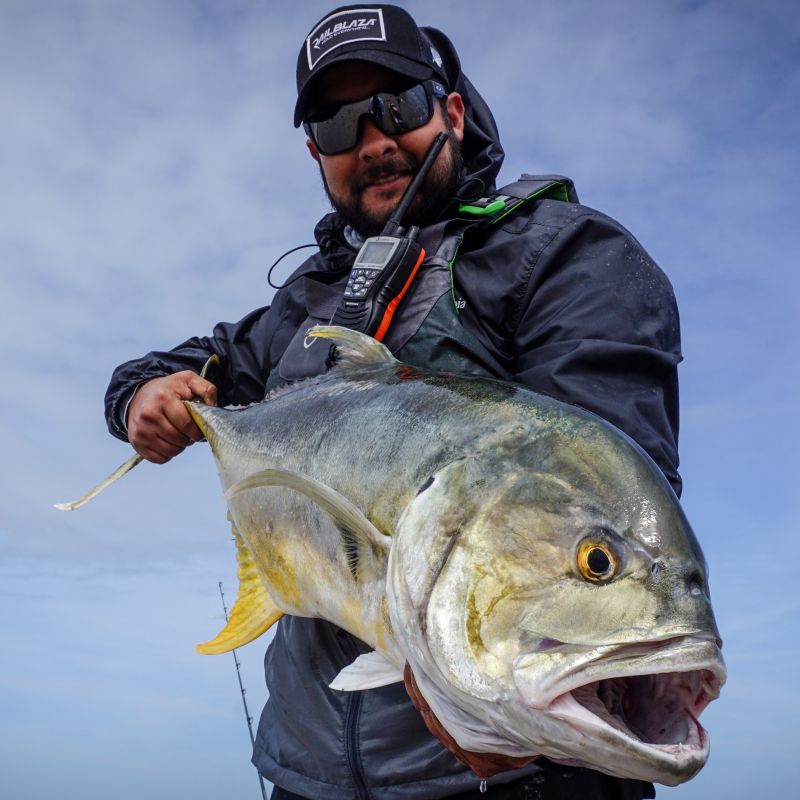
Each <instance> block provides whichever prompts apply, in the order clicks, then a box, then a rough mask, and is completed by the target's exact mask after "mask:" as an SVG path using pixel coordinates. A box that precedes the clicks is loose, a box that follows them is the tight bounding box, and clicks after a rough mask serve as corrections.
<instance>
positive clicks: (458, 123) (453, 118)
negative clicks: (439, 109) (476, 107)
mask: <svg viewBox="0 0 800 800" xmlns="http://www.w3.org/2000/svg"><path fill="white" fill-rule="evenodd" d="M445 112H446V113H447V116H448V118H449V119H450V124H451V125H452V126H453V133H454V134H455V137H456V139H457V140H458V141H459V142H460V141H462V140H463V139H464V101H463V100H462V99H461V95H460V94H459V93H458V92H450V94H449V95H447V99H446V100H445Z"/></svg>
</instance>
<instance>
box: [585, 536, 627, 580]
mask: <svg viewBox="0 0 800 800" xmlns="http://www.w3.org/2000/svg"><path fill="white" fill-rule="evenodd" d="M618 568H619V558H618V557H617V554H616V553H615V552H614V550H613V549H612V548H611V547H610V546H609V545H608V544H607V543H606V542H598V541H597V540H596V539H584V540H583V541H582V542H581V543H580V545H579V546H578V572H580V574H581V575H582V576H583V577H584V578H586V580H587V581H593V582H596V583H604V582H606V581H610V580H611V579H612V578H613V577H614V576H615V575H616V574H617V569H618Z"/></svg>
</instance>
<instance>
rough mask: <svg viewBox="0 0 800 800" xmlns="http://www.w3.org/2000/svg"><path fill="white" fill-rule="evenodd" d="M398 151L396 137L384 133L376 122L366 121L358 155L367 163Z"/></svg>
mask: <svg viewBox="0 0 800 800" xmlns="http://www.w3.org/2000/svg"><path fill="white" fill-rule="evenodd" d="M396 150H397V142H396V141H395V140H394V137H392V136H389V135H388V134H386V133H384V132H383V131H382V130H381V129H380V128H379V127H378V126H377V125H376V124H375V123H374V122H371V121H370V120H368V119H365V120H364V121H363V122H362V124H361V139H360V140H359V146H358V155H359V158H363V159H364V160H365V161H370V160H372V159H373V158H382V157H383V156H387V155H389V154H391V153H393V152H395V151H396Z"/></svg>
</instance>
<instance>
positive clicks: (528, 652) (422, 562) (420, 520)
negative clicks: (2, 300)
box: [190, 328, 725, 785]
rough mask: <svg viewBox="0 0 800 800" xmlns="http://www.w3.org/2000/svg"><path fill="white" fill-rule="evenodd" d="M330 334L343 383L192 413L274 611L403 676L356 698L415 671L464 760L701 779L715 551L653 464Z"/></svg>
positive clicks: (560, 410) (335, 373) (560, 415)
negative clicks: (352, 645)
mask: <svg viewBox="0 0 800 800" xmlns="http://www.w3.org/2000/svg"><path fill="white" fill-rule="evenodd" d="M316 333H317V335H318V336H320V337H327V338H331V339H333V340H334V341H335V342H336V344H337V346H338V349H339V353H340V359H339V361H338V363H337V365H336V366H335V367H334V368H333V369H332V370H331V371H330V372H328V373H327V374H325V375H323V376H320V377H319V378H314V379H309V380H306V381H302V382H300V383H298V384H295V385H293V386H291V387H289V388H286V389H283V390H279V391H278V392H276V393H274V394H273V395H271V396H270V397H269V398H267V400H266V401H264V402H263V403H260V404H257V405H255V406H251V407H248V408H246V409H242V410H235V411H234V410H225V409H215V408H209V407H205V406H201V405H199V404H197V403H193V404H190V407H191V410H192V413H193V415H194V416H195V418H196V419H197V421H198V423H199V424H200V425H201V427H202V429H203V431H204V432H205V434H206V437H207V439H208V440H209V442H210V444H211V447H212V449H213V452H214V455H215V458H216V460H217V465H218V469H219V473H220V477H221V481H222V484H223V486H224V487H225V489H226V490H229V494H230V499H229V506H230V510H231V514H232V517H233V520H234V525H235V528H236V529H238V532H239V535H240V536H241V540H242V542H243V545H242V546H243V550H244V551H245V552H246V553H247V554H248V558H249V557H252V561H253V563H254V567H255V571H256V572H257V575H258V578H259V579H260V580H261V581H262V582H263V585H264V586H265V587H266V590H267V591H268V593H269V595H270V597H271V599H272V601H274V603H275V605H276V606H277V608H278V609H280V610H281V611H283V612H285V613H289V614H298V615H301V616H309V617H320V618H324V619H327V620H329V621H331V622H333V623H335V624H337V625H339V626H341V627H343V628H345V629H346V630H348V631H350V632H351V633H353V634H354V635H355V636H357V637H359V638H360V639H362V640H364V641H366V642H367V643H369V644H370V645H371V646H372V647H373V648H375V650H376V651H377V653H378V654H380V655H379V657H378V661H382V662H383V663H384V664H385V665H386V670H385V675H384V676H383V678H378V680H377V682H375V681H374V679H373V682H372V683H370V682H369V681H368V680H367V681H366V682H365V680H366V679H364V677H363V674H362V673H360V672H359V671H358V667H357V665H353V673H352V674H351V675H350V676H349V677H348V676H347V675H345V674H344V673H343V675H342V676H340V678H341V681H340V680H339V679H337V682H339V683H340V685H342V686H344V687H345V688H351V689H353V688H365V687H366V686H369V685H380V682H381V681H382V682H388V681H389V680H392V679H396V678H398V677H399V674H400V672H399V671H400V670H402V668H403V665H404V663H406V662H408V664H409V665H410V666H411V669H412V671H413V673H414V676H415V679H416V681H417V684H418V686H419V688H420V690H421V692H422V693H423V695H424V696H425V698H426V700H427V701H428V702H429V703H430V705H431V707H432V709H433V710H434V712H435V713H436V715H437V717H438V718H439V719H440V721H441V722H442V723H443V724H444V725H445V727H446V728H447V729H448V731H449V732H450V733H451V735H453V737H454V738H455V739H456V741H457V742H458V743H459V745H461V746H462V747H464V748H466V749H469V750H475V751H483V752H499V753H506V754H508V755H515V756H516V755H545V756H547V757H549V758H551V759H554V760H557V761H560V762H562V763H567V764H574V765H580V766H587V767H590V768H593V769H599V770H601V771H604V772H607V773H609V774H613V775H617V776H620V777H630V778H638V779H642V780H650V781H656V782H660V783H664V784H667V785H676V784H678V783H681V782H683V781H685V780H688V779H689V778H691V777H692V776H693V775H694V774H695V773H696V772H697V771H698V770H699V769H700V768H701V767H702V766H703V764H704V763H705V761H706V759H707V757H708V734H707V733H706V732H705V730H704V729H703V728H702V726H700V724H699V723H698V722H697V717H698V716H699V714H700V713H701V712H702V710H703V709H704V708H705V706H706V705H707V704H708V703H709V702H710V701H711V700H713V699H714V698H716V697H717V696H718V694H719V690H720V688H721V686H722V684H723V683H724V680H725V667H724V664H723V661H722V657H721V653H720V647H721V643H720V640H719V634H718V631H717V628H716V624H715V621H714V616H713V612H712V609H711V605H710V600H709V594H708V582H707V569H706V565H705V561H704V558H703V555H702V552H701V550H700V546H699V544H698V542H697V540H696V538H695V536H694V534H693V533H692V530H691V527H690V526H689V524H688V522H687V520H686V518H685V516H684V514H683V512H682V510H681V507H680V504H679V503H678V501H677V498H676V497H675V495H674V493H673V492H672V489H671V488H670V486H669V484H668V483H667V481H666V480H665V479H664V477H663V475H662V474H661V472H660V471H659V469H658V468H657V467H656V466H655V464H654V463H653V462H652V461H651V459H650V458H649V457H648V456H647V455H646V454H645V453H644V452H643V451H642V450H641V448H639V447H638V446H637V445H636V444H635V443H634V442H632V441H631V440H630V439H629V438H628V437H626V436H625V435H624V434H622V433H621V432H620V431H618V430H617V429H616V428H614V427H613V426H611V425H609V424H608V423H606V422H604V421H603V420H601V419H599V418H598V417H596V416H594V415H592V414H590V413H588V412H585V411H583V410H580V409H577V408H574V407H572V406H568V405H566V404H564V403H560V402H558V401H555V400H553V399H550V398H546V397H543V396H541V395H538V394H535V393H534V392H531V391H530V390H528V389H525V388H523V387H519V386H514V385H509V384H505V383H501V382H498V381H491V380H486V379H483V378H478V377H470V376H458V375H447V374H437V373H430V372H425V371H424V370H419V369H416V368H412V367H409V366H407V365H404V364H401V363H399V362H397V361H396V360H395V359H394V358H393V357H392V356H391V355H390V354H389V353H388V351H386V350H385V349H384V348H383V347H382V346H381V345H379V344H377V343H376V342H374V340H371V339H368V338H366V337H363V336H361V335H360V334H356V333H354V332H351V331H345V330H342V329H335V328H322V329H317V332H316ZM319 344H322V345H324V344H325V342H319ZM344 672H345V673H346V672H347V670H345V671H344ZM337 682H335V683H334V684H333V685H334V686H336V685H337Z"/></svg>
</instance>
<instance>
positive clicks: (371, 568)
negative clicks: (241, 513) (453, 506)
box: [225, 469, 391, 579]
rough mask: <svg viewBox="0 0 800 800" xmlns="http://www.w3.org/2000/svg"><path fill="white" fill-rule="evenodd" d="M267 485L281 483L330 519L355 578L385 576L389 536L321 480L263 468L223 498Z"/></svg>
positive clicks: (282, 470) (279, 484)
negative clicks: (316, 506) (337, 530)
mask: <svg viewBox="0 0 800 800" xmlns="http://www.w3.org/2000/svg"><path fill="white" fill-rule="evenodd" d="M267 486H283V487H285V488H287V489H294V491H296V492H300V494H303V495H305V496H306V497H307V498H308V499H309V500H311V501H312V502H313V503H315V504H316V505H318V506H319V507H320V508H321V509H322V510H323V511H324V512H325V513H326V514H327V515H328V516H329V517H330V518H331V519H332V520H333V522H334V524H335V525H336V527H337V528H338V529H339V534H340V536H341V540H342V546H343V547H344V551H345V557H346V558H347V564H348V566H349V568H350V572H351V573H352V575H353V577H354V578H356V579H358V578H373V577H379V576H382V575H385V572H386V558H387V557H388V554H389V548H390V547H391V537H390V536H386V535H384V534H383V533H381V532H380V531H379V530H378V529H377V528H376V527H375V526H374V525H373V524H372V522H370V520H369V519H368V518H367V517H366V516H365V515H364V513H363V512H362V511H361V510H360V509H359V508H357V507H356V506H355V505H353V503H351V502H350V501H349V500H348V499H347V498H346V497H345V496H344V495H342V494H339V492H337V491H336V490H335V489H331V487H330V486H326V485H325V484H324V483H320V482H319V481H317V480H314V479H313V478H309V477H308V476H306V475H302V474H300V473H299V472H294V471H293V470H288V469H265V470H262V471H261V472H256V473H254V474H252V475H249V476H248V477H247V478H244V479H242V480H240V481H238V482H237V483H234V484H233V486H231V487H230V488H229V489H228V491H227V492H226V493H225V499H226V500H230V498H231V497H233V496H234V495H236V494H239V492H244V491H247V490H249V489H261V488H264V487H267Z"/></svg>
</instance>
